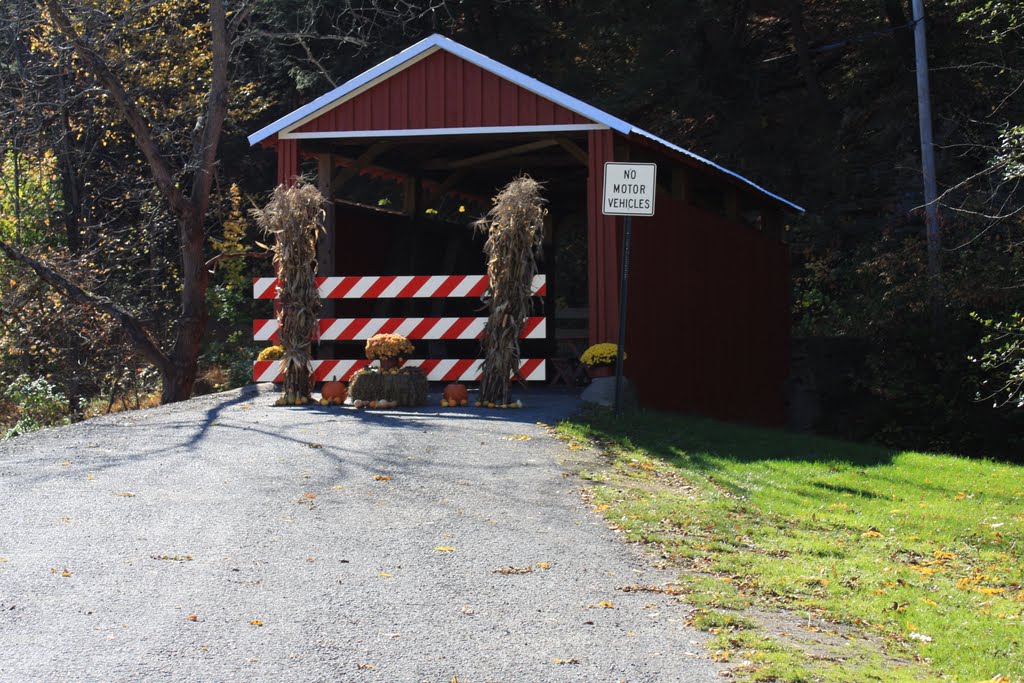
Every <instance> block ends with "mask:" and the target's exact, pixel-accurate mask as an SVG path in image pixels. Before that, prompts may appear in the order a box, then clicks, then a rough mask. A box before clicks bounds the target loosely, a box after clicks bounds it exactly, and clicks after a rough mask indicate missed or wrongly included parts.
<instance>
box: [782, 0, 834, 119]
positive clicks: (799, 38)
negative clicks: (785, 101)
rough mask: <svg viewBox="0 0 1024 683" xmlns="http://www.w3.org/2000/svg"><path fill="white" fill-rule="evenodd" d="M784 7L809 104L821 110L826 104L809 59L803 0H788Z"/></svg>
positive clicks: (809, 50) (816, 73)
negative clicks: (786, 11)
mask: <svg viewBox="0 0 1024 683" xmlns="http://www.w3.org/2000/svg"><path fill="white" fill-rule="evenodd" d="M786 9H787V10H788V12H789V25H790V28H791V29H792V31H793V44H794V46H795V47H796V54H797V59H798V60H799V61H800V72H801V73H802V74H803V77H804V82H805V83H806V84H807V94H808V95H809V96H810V99H811V105H812V106H813V107H814V109H815V111H817V112H821V111H822V110H823V109H824V108H825V104H826V102H825V93H824V92H822V89H821V83H820V82H819V81H818V72H817V71H816V70H815V68H814V60H813V59H811V48H810V41H808V40H807V31H806V30H805V29H804V7H803V1H802V0H788V2H787V3H786Z"/></svg>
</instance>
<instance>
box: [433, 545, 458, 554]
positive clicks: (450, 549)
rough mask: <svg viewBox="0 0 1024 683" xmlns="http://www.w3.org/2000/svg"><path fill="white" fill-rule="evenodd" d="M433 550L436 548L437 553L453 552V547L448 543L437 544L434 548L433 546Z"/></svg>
mask: <svg viewBox="0 0 1024 683" xmlns="http://www.w3.org/2000/svg"><path fill="white" fill-rule="evenodd" d="M434 550H436V551H437V552H439V553H454V552H455V548H453V547H451V546H450V545H439V546H437V547H436V548H434Z"/></svg>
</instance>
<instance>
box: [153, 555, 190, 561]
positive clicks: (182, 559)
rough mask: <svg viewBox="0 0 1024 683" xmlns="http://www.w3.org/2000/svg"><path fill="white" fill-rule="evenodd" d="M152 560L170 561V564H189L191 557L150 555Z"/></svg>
mask: <svg viewBox="0 0 1024 683" xmlns="http://www.w3.org/2000/svg"><path fill="white" fill-rule="evenodd" d="M150 557H151V558H153V559H154V560H170V561H171V562H191V561H192V556H191V555H150Z"/></svg>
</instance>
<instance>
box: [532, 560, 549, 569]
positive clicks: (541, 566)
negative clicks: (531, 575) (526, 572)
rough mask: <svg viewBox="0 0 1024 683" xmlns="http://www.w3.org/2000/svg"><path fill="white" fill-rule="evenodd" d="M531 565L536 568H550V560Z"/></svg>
mask: <svg viewBox="0 0 1024 683" xmlns="http://www.w3.org/2000/svg"><path fill="white" fill-rule="evenodd" d="M533 566H534V567H536V568H537V569H551V563H550V562H538V563H537V564H535V565H533Z"/></svg>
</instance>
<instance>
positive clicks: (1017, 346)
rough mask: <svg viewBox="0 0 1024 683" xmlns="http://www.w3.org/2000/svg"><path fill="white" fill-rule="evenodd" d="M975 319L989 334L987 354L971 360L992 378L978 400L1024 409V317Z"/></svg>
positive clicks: (984, 339)
mask: <svg viewBox="0 0 1024 683" xmlns="http://www.w3.org/2000/svg"><path fill="white" fill-rule="evenodd" d="M971 317H972V318H973V319H974V320H975V321H977V322H978V323H979V324H980V325H981V326H982V327H983V328H984V330H985V336H983V337H982V338H981V346H982V348H983V349H984V352H983V353H982V354H981V355H980V356H971V357H969V359H970V360H971V361H973V362H975V363H978V364H979V365H980V366H981V367H982V368H983V369H984V370H985V371H987V372H988V373H989V375H990V379H989V381H988V382H986V383H985V385H984V386H983V391H984V393H979V396H978V398H979V399H982V400H986V401H992V402H993V403H994V404H995V405H1004V404H1007V403H1010V404H1014V405H1016V407H1018V408H1020V407H1022V406H1024V315H1022V314H1020V313H1013V314H1011V315H1010V318H1009V319H1008V320H992V319H991V318H987V319H983V318H982V317H981V316H980V315H978V314H977V313H972V314H971Z"/></svg>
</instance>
